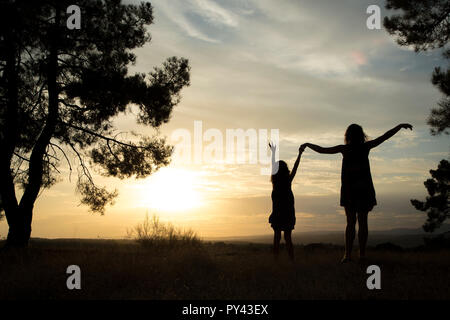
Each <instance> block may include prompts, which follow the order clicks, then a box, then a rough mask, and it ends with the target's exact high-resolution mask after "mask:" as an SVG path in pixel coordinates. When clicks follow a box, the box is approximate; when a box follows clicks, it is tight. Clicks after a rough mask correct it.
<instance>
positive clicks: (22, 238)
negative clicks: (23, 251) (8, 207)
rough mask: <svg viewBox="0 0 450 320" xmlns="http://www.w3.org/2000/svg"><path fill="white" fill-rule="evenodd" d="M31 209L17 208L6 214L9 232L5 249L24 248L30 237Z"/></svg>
mask: <svg viewBox="0 0 450 320" xmlns="http://www.w3.org/2000/svg"><path fill="white" fill-rule="evenodd" d="M32 213H33V210H32V209H24V208H17V209H16V210H14V212H6V216H7V219H8V225H9V231H8V237H7V238H6V247H26V246H28V241H29V240H30V236H31V220H32V216H33V214H32Z"/></svg>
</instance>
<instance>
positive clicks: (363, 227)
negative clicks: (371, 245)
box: [358, 211, 369, 259]
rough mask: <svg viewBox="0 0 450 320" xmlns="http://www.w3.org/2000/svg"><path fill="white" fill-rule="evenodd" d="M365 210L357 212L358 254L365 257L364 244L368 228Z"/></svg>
mask: <svg viewBox="0 0 450 320" xmlns="http://www.w3.org/2000/svg"><path fill="white" fill-rule="evenodd" d="M367 216H368V212H367V211H362V212H358V240H359V256H360V258H363V259H364V258H365V256H366V244H367V237H368V234H369V228H368V225H367Z"/></svg>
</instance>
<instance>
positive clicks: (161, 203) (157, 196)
mask: <svg viewBox="0 0 450 320" xmlns="http://www.w3.org/2000/svg"><path fill="white" fill-rule="evenodd" d="M199 182H200V181H199V178H198V177H197V176H196V175H195V173H194V172H191V171H188V170H184V169H176V168H162V169H160V170H159V171H158V172H156V173H155V174H153V175H151V176H150V177H149V178H148V179H146V180H145V182H144V183H143V184H142V185H141V187H140V188H139V189H140V194H139V198H140V199H141V204H140V205H141V206H143V207H147V208H151V209H155V210H159V211H170V212H175V211H181V210H186V209H192V208H196V207H200V206H201V205H202V198H201V195H200V192H199V191H198V189H197V188H198V186H199Z"/></svg>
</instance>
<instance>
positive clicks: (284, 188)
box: [269, 143, 305, 259]
mask: <svg viewBox="0 0 450 320" xmlns="http://www.w3.org/2000/svg"><path fill="white" fill-rule="evenodd" d="M269 147H270V149H271V150H272V177H271V180H272V186H273V190H272V214H271V215H270V217H269V223H270V224H271V226H272V228H273V231H274V237H273V252H274V254H275V257H277V256H278V253H279V250H280V240H281V231H284V240H285V241H286V248H287V250H288V254H289V257H290V258H291V259H294V246H293V244H292V237H291V233H292V230H293V229H294V225H295V208H294V194H293V193H292V188H291V184H292V180H293V179H294V177H295V174H296V172H297V168H298V165H299V163H300V157H301V155H302V153H303V151H304V150H305V148H304V147H301V148H300V149H299V152H298V156H297V160H296V161H295V164H294V167H293V168H292V171H291V172H289V168H288V166H287V164H286V162H284V161H283V160H280V161H277V162H275V150H276V146H275V145H272V144H270V143H269Z"/></svg>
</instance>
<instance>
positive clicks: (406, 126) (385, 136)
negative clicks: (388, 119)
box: [367, 123, 413, 149]
mask: <svg viewBox="0 0 450 320" xmlns="http://www.w3.org/2000/svg"><path fill="white" fill-rule="evenodd" d="M412 128H413V127H412V125H410V124H409V123H401V124H399V125H398V126H396V127H395V128H392V129H391V130H389V131H387V132H386V133H385V134H383V135H382V136H379V137H378V138H376V139H373V140H371V141H367V145H368V146H369V148H371V149H372V148H375V147H378V146H379V145H380V144H382V143H383V142H385V141H386V140H387V139H389V138H392V137H393V136H394V135H395V134H396V133H397V132H399V131H400V129H410V130H412Z"/></svg>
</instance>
